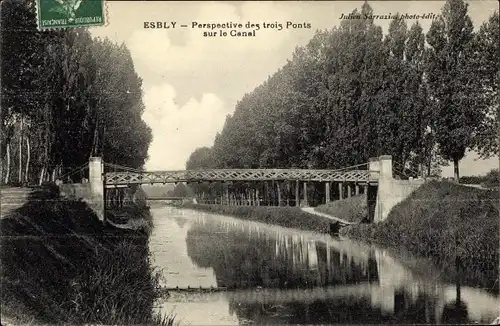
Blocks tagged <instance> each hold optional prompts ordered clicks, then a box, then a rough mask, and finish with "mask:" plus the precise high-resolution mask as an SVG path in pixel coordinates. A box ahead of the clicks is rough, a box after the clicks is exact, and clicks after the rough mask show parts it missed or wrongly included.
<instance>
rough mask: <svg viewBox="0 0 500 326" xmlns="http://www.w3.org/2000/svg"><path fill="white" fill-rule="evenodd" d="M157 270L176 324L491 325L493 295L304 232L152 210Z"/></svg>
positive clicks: (428, 269) (424, 267)
mask: <svg viewBox="0 0 500 326" xmlns="http://www.w3.org/2000/svg"><path fill="white" fill-rule="evenodd" d="M151 212H152V215H153V218H154V223H155V229H154V231H153V235H152V237H151V241H150V248H151V251H152V253H153V254H154V264H155V265H157V266H159V267H160V268H163V273H164V275H165V278H166V283H167V284H166V285H167V286H168V287H176V286H179V287H188V286H190V287H200V286H202V287H210V286H213V287H227V288H228V291H226V292H219V293H215V294H202V293H199V294H185V293H172V296H171V297H170V298H169V299H168V300H167V301H165V302H163V303H162V305H161V307H160V308H159V309H161V311H163V312H165V313H172V312H173V313H174V314H176V315H177V319H178V320H180V321H181V324H182V325H246V324H250V323H253V324H291V323H293V324H305V323H309V324H311V323H432V324H434V323H467V322H472V323H474V322H478V323H491V322H492V321H493V320H494V319H495V318H496V317H497V316H498V315H499V306H500V300H499V298H498V297H496V296H494V295H492V294H490V293H488V292H486V291H484V290H481V289H475V288H470V287H464V286H461V287H460V294H459V300H457V286H456V285H454V284H444V283H442V282H441V281H440V274H439V272H438V271H436V270H435V269H434V268H433V266H432V265H430V264H429V263H428V262H426V261H422V260H415V259H411V260H410V259H405V260H403V259H402V258H401V257H400V255H398V258H399V259H396V258H395V256H394V254H390V253H389V252H388V251H384V250H380V249H377V248H374V247H370V246H365V245H361V244H356V243H353V242H350V241H347V240H339V239H336V238H332V237H330V236H326V235H318V234H314V233H311V232H305V231H301V230H295V229H288V228H282V227H277V226H271V225H266V224H262V223H256V222H249V221H242V220H238V219H235V218H229V217H225V216H220V215H216V214H208V213H203V212H198V211H192V210H186V209H177V208H172V207H161V208H152V209H151Z"/></svg>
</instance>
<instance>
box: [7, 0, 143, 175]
mask: <svg viewBox="0 0 500 326" xmlns="http://www.w3.org/2000/svg"><path fill="white" fill-rule="evenodd" d="M35 13H36V10H35V2H34V1H32V0H17V1H16V0H8V1H4V2H2V11H1V25H0V26H1V28H0V33H1V36H2V47H1V51H2V52H1V54H2V61H1V82H2V83H1V84H2V99H1V100H2V103H1V104H2V110H1V116H0V118H1V123H2V128H1V131H2V133H1V135H0V136H1V138H0V141H1V142H0V151H1V155H0V159H1V160H2V165H1V166H2V181H3V182H10V181H12V180H11V178H10V177H9V175H10V174H11V173H10V172H11V171H12V172H14V171H17V172H18V174H19V181H20V182H24V181H29V182H34V181H35V180H36V181H38V182H42V181H44V180H48V179H51V180H54V179H55V178H56V177H58V176H60V175H61V174H63V173H64V172H67V171H69V170H72V169H74V168H75V167H77V166H81V165H82V164H84V163H86V162H88V158H89V156H92V155H103V154H105V160H106V161H108V162H112V163H118V164H122V165H128V166H131V167H135V168H138V167H141V166H142V165H143V164H144V161H145V159H146V158H147V148H148V145H149V143H150V141H151V130H150V129H149V127H147V125H146V124H145V123H144V122H143V121H142V119H141V114H142V112H143V110H144V105H143V103H142V91H141V83H142V82H141V80H140V78H139V77H138V76H137V74H136V73H135V70H134V67H133V62H132V58H131V56H130V52H129V51H128V49H127V48H126V47H125V46H124V45H121V46H119V45H116V44H114V43H112V42H110V41H109V40H104V41H102V40H96V39H92V37H91V35H90V33H89V32H88V31H87V30H85V29H68V30H61V31H44V32H40V31H38V30H37V29H36V17H35ZM14 144H15V145H17V146H12V145H14ZM11 154H12V155H11ZM4 171H5V177H4V176H3V174H4V173H3V172H4Z"/></svg>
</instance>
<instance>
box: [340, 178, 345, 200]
mask: <svg viewBox="0 0 500 326" xmlns="http://www.w3.org/2000/svg"><path fill="white" fill-rule="evenodd" d="M343 190H344V185H343V184H342V182H340V183H339V200H342V199H344V195H343Z"/></svg>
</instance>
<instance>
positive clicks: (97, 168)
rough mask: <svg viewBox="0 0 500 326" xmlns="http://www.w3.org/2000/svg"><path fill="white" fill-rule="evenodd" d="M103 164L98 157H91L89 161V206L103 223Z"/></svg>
mask: <svg viewBox="0 0 500 326" xmlns="http://www.w3.org/2000/svg"><path fill="white" fill-rule="evenodd" d="M103 172H104V169H103V163H102V159H101V158H100V157H91V158H90V161H89V184H90V194H91V200H90V206H92V210H93V211H94V212H95V213H96V215H97V217H98V218H99V220H101V221H102V222H105V215H104V211H105V206H104V180H103Z"/></svg>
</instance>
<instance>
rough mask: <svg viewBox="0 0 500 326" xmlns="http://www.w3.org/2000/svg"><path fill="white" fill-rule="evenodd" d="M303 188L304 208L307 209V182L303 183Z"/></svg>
mask: <svg viewBox="0 0 500 326" xmlns="http://www.w3.org/2000/svg"><path fill="white" fill-rule="evenodd" d="M303 187H304V207H308V206H309V202H308V198H307V181H304V184H303Z"/></svg>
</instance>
